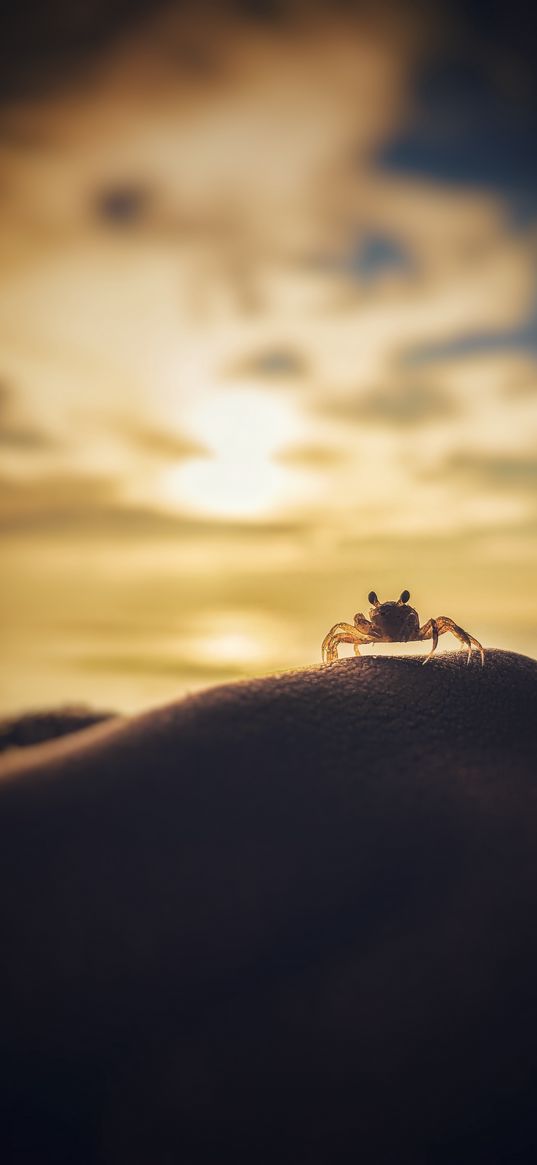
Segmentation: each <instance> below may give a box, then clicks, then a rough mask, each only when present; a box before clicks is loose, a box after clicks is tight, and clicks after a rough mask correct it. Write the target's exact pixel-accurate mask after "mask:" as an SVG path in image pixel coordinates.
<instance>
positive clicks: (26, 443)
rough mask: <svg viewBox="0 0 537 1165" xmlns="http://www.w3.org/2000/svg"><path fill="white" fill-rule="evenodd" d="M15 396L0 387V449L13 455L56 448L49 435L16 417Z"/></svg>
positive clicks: (56, 443) (55, 443) (36, 426)
mask: <svg viewBox="0 0 537 1165" xmlns="http://www.w3.org/2000/svg"><path fill="white" fill-rule="evenodd" d="M14 405H15V394H14V393H13V392H11V391H10V390H9V389H7V388H5V387H4V386H0V447H2V448H4V449H6V450H9V451H11V452H14V453H23V454H25V453H36V452H43V451H48V450H53V449H56V448H57V445H58V442H57V441H55V440H54V439H53V438H52V437H51V435H50V433H48V432H46V431H45V430H44V429H41V428H39V426H38V425H36V424H34V423H31V422H27V421H24V420H21V419H20V417H18V416H17V410H16V408H15V407H14Z"/></svg>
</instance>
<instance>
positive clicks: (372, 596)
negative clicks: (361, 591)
mask: <svg viewBox="0 0 537 1165" xmlns="http://www.w3.org/2000/svg"><path fill="white" fill-rule="evenodd" d="M367 601H368V603H371V605H372V606H374V605H375V603H378V599H377V596H376V594H375V592H374V591H370V592H369V594H368V596H367Z"/></svg>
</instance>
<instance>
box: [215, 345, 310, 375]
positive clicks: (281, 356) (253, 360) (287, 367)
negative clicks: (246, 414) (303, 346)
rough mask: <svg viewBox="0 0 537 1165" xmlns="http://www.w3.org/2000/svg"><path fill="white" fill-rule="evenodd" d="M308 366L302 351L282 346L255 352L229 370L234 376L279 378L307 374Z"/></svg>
mask: <svg viewBox="0 0 537 1165" xmlns="http://www.w3.org/2000/svg"><path fill="white" fill-rule="evenodd" d="M308 368H309V365H308V361H307V359H306V357H305V356H304V355H303V354H302V353H301V352H297V351H296V349H294V348H288V347H285V346H282V347H274V348H266V349H265V350H263V351H261V352H253V353H251V354H250V355H248V356H246V357H244V359H242V360H240V361H239V362H238V363H237V364H233V366H232V367H231V368H230V369H228V372H229V373H230V374H231V375H232V376H241V377H250V376H255V377H263V379H266V380H278V379H279V378H280V377H282V378H287V377H289V376H296V377H300V376H305V375H306V373H307V372H308Z"/></svg>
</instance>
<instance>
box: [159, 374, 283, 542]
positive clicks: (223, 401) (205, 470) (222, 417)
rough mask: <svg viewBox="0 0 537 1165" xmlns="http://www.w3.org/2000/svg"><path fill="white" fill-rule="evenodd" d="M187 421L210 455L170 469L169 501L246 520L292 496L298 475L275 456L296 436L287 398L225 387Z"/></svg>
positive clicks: (197, 407)
mask: <svg viewBox="0 0 537 1165" xmlns="http://www.w3.org/2000/svg"><path fill="white" fill-rule="evenodd" d="M187 420H188V428H189V431H190V432H191V433H192V434H193V435H194V436H195V438H196V439H197V440H199V441H200V442H201V443H202V444H203V445H204V446H205V447H206V448H207V456H205V457H197V458H193V459H192V460H190V461H188V462H187V463H183V464H181V465H178V466H174V467H173V468H172V469H171V470H168V471H167V472H166V474H165V476H164V479H163V481H162V492H163V496H164V498H165V500H166V501H167V502H168V503H170V502H171V503H172V504H175V505H177V506H181V507H183V508H184V507H186V508H188V509H191V510H193V511H195V512H198V513H201V514H211V515H213V516H215V517H221V518H238V519H240V518H255V517H257V516H259V517H262V516H263V515H265V514H269V513H271V512H272V511H273V510H275V509H276V508H278V507H279V506H280V505H281V504H282V503H284V502H285V501H286V500H287V498H288V490H289V484H290V478H291V477H292V474H290V471H289V470H288V468H287V467H285V466H283V465H279V464H278V463H277V462H276V461H275V459H274V458H275V454H276V453H278V451H279V450H280V449H282V448H283V447H284V446H285V445H286V444H288V443H289V442H290V441H291V440H293V439H294V437H295V434H296V429H297V418H296V415H295V414H294V413H293V411H292V409H291V407H290V405H289V403H288V402H287V401H284V400H283V399H282V398H281V397H279V396H277V397H276V396H274V397H272V396H270V395H269V394H268V393H267V392H264V391H262V390H260V389H253V388H251V389H248V388H244V389H242V388H241V389H231V390H222V389H219V390H218V391H214V392H207V393H204V395H203V398H201V399H199V400H198V402H197V403H196V404H195V405H194V406H193V407H192V409H191V410H190V412H189V414H188V418H187Z"/></svg>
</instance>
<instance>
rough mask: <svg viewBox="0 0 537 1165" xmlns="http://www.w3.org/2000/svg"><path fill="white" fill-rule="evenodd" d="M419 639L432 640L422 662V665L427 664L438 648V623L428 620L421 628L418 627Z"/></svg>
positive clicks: (434, 620)
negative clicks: (431, 644)
mask: <svg viewBox="0 0 537 1165" xmlns="http://www.w3.org/2000/svg"><path fill="white" fill-rule="evenodd" d="M419 637H420V639H432V641H433V646H432V647H431V650H430V652H429V654H428V655H426V656H425V659H424V661H423V662H424V663H428V662H429V660H430V658H431V656H432V655H434V652H435V651H436V649H437V647H438V623H437V621H436V619H429V620H428V621H427V623H424V624H423V627H420V635H419Z"/></svg>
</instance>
